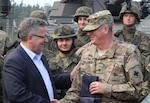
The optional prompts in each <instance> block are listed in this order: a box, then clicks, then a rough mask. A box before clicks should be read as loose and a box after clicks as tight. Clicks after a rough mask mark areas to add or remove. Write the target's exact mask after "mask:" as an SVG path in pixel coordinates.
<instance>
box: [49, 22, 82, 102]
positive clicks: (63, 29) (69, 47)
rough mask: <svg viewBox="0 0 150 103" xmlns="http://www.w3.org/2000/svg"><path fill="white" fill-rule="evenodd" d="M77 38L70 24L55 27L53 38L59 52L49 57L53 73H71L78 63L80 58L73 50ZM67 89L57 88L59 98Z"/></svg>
mask: <svg viewBox="0 0 150 103" xmlns="http://www.w3.org/2000/svg"><path fill="white" fill-rule="evenodd" d="M75 38H76V34H75V32H74V30H73V29H72V28H71V27H70V26H68V25H63V26H59V27H58V28H56V29H55V31H54V34H53V39H54V41H55V43H56V45H57V48H58V54H57V55H56V56H55V57H53V58H50V59H49V65H50V68H51V71H52V73H53V74H61V73H64V72H69V73H70V72H71V71H72V70H73V68H74V67H75V66H76V65H77V64H78V62H79V60H80V58H79V57H78V56H76V55H75V53H74V50H73V49H74V48H75V46H74V40H75ZM68 89H69V87H68ZM66 91H67V90H66V89H65V90H57V93H58V96H59V97H58V99H61V98H63V97H64V95H65V94H66Z"/></svg>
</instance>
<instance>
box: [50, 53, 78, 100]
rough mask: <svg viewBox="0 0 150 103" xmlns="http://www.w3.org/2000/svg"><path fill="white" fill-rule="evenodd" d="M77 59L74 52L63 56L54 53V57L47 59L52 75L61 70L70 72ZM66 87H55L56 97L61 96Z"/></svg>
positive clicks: (59, 97) (61, 71)
mask: <svg viewBox="0 0 150 103" xmlns="http://www.w3.org/2000/svg"><path fill="white" fill-rule="evenodd" d="M79 60H80V58H79V57H78V56H77V55H75V54H74V53H73V54H72V55H71V56H68V57H65V58H62V57H60V56H59V55H56V56H55V57H53V58H50V59H49V65H50V68H51V71H52V74H53V75H55V74H60V73H63V72H69V73H70V72H71V71H72V70H73V68H74V67H75V66H76V65H77V64H78V62H79ZM69 87H70V86H69ZM68 89H69V88H68ZM68 89H62V90H60V89H57V99H61V98H63V97H64V96H65V94H66V91H67V90H68Z"/></svg>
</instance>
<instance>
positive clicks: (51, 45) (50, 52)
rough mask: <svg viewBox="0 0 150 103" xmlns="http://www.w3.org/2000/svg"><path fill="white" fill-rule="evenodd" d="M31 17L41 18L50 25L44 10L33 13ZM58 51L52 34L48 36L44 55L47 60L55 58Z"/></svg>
mask: <svg viewBox="0 0 150 103" xmlns="http://www.w3.org/2000/svg"><path fill="white" fill-rule="evenodd" d="M30 17H34V18H40V19H43V20H45V21H46V22H47V25H49V22H48V18H47V15H46V14H45V13H44V11H42V10H34V11H32V12H31V14H30ZM56 51H57V47H56V44H55V42H54V41H53V38H52V37H51V35H50V34H48V43H47V44H46V45H45V48H44V50H43V53H44V55H45V56H46V58H47V59H48V58H50V57H54V56H55V53H56Z"/></svg>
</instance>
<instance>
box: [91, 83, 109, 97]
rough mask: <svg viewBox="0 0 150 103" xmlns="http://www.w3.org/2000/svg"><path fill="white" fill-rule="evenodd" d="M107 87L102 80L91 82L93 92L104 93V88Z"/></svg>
mask: <svg viewBox="0 0 150 103" xmlns="http://www.w3.org/2000/svg"><path fill="white" fill-rule="evenodd" d="M105 88H106V85H105V83H101V82H92V83H91V84H90V88H89V90H90V92H91V94H97V93H98V94H104V90H105Z"/></svg>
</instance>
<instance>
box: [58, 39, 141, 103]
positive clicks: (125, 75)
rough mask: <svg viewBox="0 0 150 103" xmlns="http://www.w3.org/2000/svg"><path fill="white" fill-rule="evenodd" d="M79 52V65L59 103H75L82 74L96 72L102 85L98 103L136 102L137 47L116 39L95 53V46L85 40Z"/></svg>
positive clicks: (138, 72)
mask: <svg viewBox="0 0 150 103" xmlns="http://www.w3.org/2000/svg"><path fill="white" fill-rule="evenodd" d="M76 54H77V55H79V56H81V65H80V69H79V71H78V73H77V75H76V77H75V78H74V80H73V83H72V85H71V88H70V89H69V90H68V91H67V93H66V96H65V97H64V98H63V99H61V100H60V103H79V101H80V99H79V98H80V90H81V85H82V81H81V80H82V76H83V75H85V74H86V75H91V76H99V78H100V80H101V81H102V82H103V83H106V88H105V90H104V94H103V96H102V103H136V101H137V98H138V97H139V96H138V93H137V92H138V91H137V89H136V88H137V87H138V84H139V83H140V82H142V80H143V74H142V72H141V68H142V67H141V63H140V61H139V54H140V52H139V50H138V49H137V48H136V47H135V46H134V45H132V44H128V43H125V42H120V41H116V42H115V44H114V46H113V47H112V48H110V49H108V50H107V51H106V52H105V54H104V55H102V56H99V53H98V50H97V49H96V46H95V45H93V44H92V43H88V44H86V45H84V46H83V47H81V48H80V49H79V50H78V51H77V52H76Z"/></svg>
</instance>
